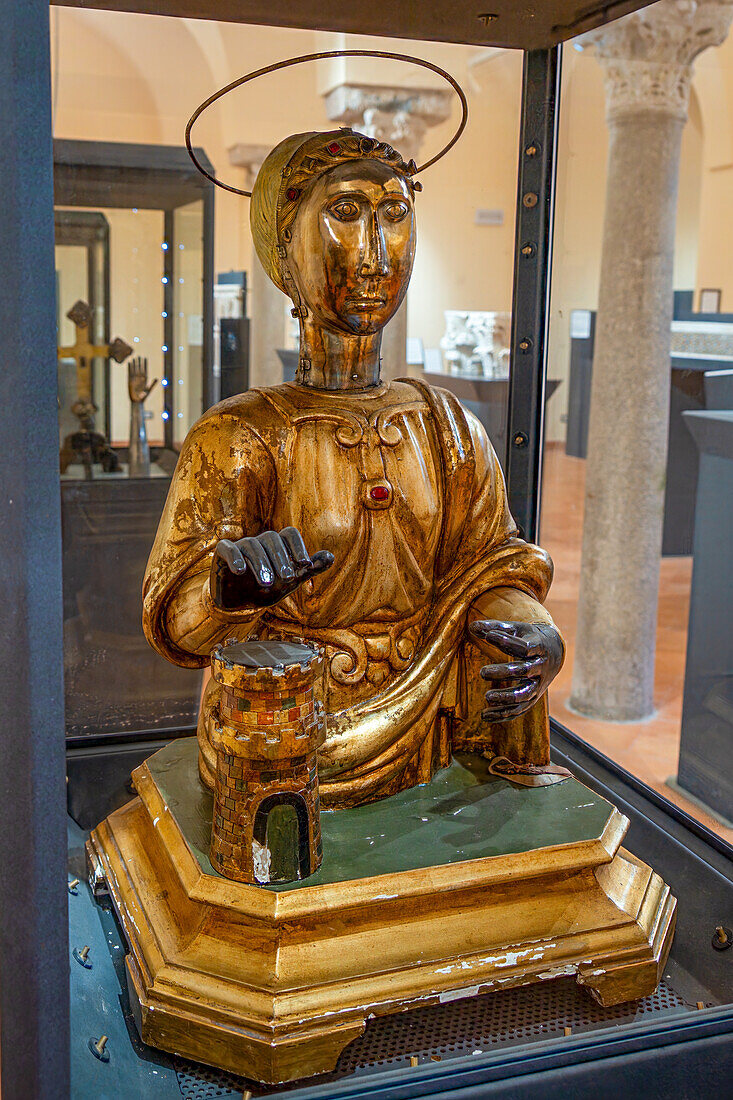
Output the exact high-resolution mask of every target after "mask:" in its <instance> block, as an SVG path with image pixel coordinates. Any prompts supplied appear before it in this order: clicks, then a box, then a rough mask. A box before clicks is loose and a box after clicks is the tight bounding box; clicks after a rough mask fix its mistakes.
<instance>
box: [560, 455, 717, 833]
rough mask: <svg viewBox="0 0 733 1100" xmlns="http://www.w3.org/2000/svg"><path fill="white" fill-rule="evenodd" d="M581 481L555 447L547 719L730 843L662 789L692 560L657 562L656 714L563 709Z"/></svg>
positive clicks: (680, 676) (578, 466)
mask: <svg viewBox="0 0 733 1100" xmlns="http://www.w3.org/2000/svg"><path fill="white" fill-rule="evenodd" d="M584 475H585V462H584V460H583V459H579V458H569V457H568V456H567V455H566V454H565V452H564V448H563V447H562V446H560V445H554V446H553V445H550V446H549V447H548V448H547V451H546V455H545V468H544V497H543V510H542V527H541V536H540V542H541V544H542V545H543V546H544V547H545V549H546V550H548V551H549V552H550V554H551V555H552V558H553V560H554V562H555V579H554V581H553V585H552V589H551V591H550V595H549V598H548V600H547V606H548V609H549V610H550V612H551V613H552V615H553V616H554V618H555V621H556V622H557V624H558V626H559V627H560V629H561V630H562V632H563V635H564V637H565V640H566V642H567V645H568V655H567V659H566V661H565V666H564V668H563V669H562V672H561V673H560V675H559V676H558V677H557V679H556V680H555V682H554V684H553V686H552V688H551V690H550V709H551V712H552V714H553V715H554V717H555V718H557V719H558V721H560V722H562V723H563V724H564V725H566V726H568V727H569V728H570V729H571V730H573V731H574V732H575V733H577V734H579V735H580V736H581V737H584V738H585V739H586V740H587V741H589V742H590V744H592V745H594V746H595V747H596V748H598V749H600V751H601V752H603V753H605V754H606V756H610V757H611V759H613V760H615V761H616V762H617V763H619V764H620V765H621V766H622V767H624V768H626V769H627V770H628V771H630V772H633V773H634V775H637V776H638V777H639V778H640V779H642V780H644V782H645V783H648V784H649V785H650V786H651V787H654V788H655V789H656V790H658V791H660V793H662V794H663V795H664V796H665V797H666V798H669V799H670V800H671V801H673V802H676V803H677V805H679V806H681V807H682V808H683V809H684V810H686V811H687V812H688V813H689V814H692V815H693V816H694V817H696V818H698V820H700V821H701V822H702V823H703V824H704V825H706V826H707V827H708V828H709V829H712V830H714V831H715V832H716V833H718V835H719V836H721V837H723V838H724V839H725V840H728V841H729V842H731V843H733V829H726V828H725V827H724V826H723V825H721V824H720V823H719V822H717V821H715V820H714V819H713V818H712V817H710V816H709V815H708V814H706V813H704V812H703V811H702V810H700V809H699V808H698V807H696V806H695V805H694V803H692V802H689V801H688V800H687V799H685V798H683V797H682V796H681V795H679V794H677V793H676V792H675V791H673V790H671V788H669V787H668V786H667V785H666V780H667V779H668V778H669V777H670V776H675V775H676V773H677V756H678V753H679V742H680V722H681V717H682V690H683V684H684V673H685V646H686V643H687V617H688V612H689V600H690V577H691V572H692V559H691V558H663V559H662V565H661V580H660V595H659V615H658V622H657V661H656V677H655V703H656V712H655V714H654V715H653V716H652V717H651V718H648V719H646V720H645V721H643V722H624V723H615V722H602V721H596V720H594V719H590V718H584V717H581V716H580V715H577V714H574V713H573V712H572V711H570V710H569V709H568V706H567V701H568V697H569V695H570V683H571V679H572V669H573V649H574V645H575V626H576V614H577V605H578V581H579V577H580V558H581V540H582V525H583V488H584Z"/></svg>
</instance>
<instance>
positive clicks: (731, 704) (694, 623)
mask: <svg viewBox="0 0 733 1100" xmlns="http://www.w3.org/2000/svg"><path fill="white" fill-rule="evenodd" d="M721 385H722V383H721ZM685 422H686V424H687V426H688V427H689V429H690V432H691V433H692V437H693V439H694V440H695V443H696V444H697V447H698V449H699V452H700V477H699V481H698V486H697V504H696V510H695V543H694V556H693V567H692V586H691V590H690V623H689V630H688V635H687V663H686V666H685V693H684V701H683V705H682V732H681V738H680V758H679V770H678V774H677V783H676V786H678V787H679V788H680V789H682V791H683V792H684V793H687V794H692V795H693V796H694V798H696V799H697V800H698V801H700V802H702V803H703V804H704V805H705V806H706V807H707V808H708V809H710V810H712V811H713V813H714V814H716V815H717V816H718V817H722V818H723V819H724V820H725V821H726V822H730V821H733V764H732V763H731V753H730V745H731V737H732V736H733V631H732V630H731V619H732V618H733V573H732V572H731V567H730V548H731V544H733V410H731V411H719V412H716V411H708V412H694V413H693V412H690V413H686V414H685Z"/></svg>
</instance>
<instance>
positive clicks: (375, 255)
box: [360, 215, 389, 275]
mask: <svg viewBox="0 0 733 1100" xmlns="http://www.w3.org/2000/svg"><path fill="white" fill-rule="evenodd" d="M360 273H361V274H362V275H388V274H389V264H388V263H387V248H386V246H385V243H384V234H383V232H382V227H381V225H380V224H379V219H378V218H377V216H376V215H373V216H372V218H371V219H370V224H369V229H368V236H367V242H366V249H365V251H364V259H363V260H362V263H361V268H360Z"/></svg>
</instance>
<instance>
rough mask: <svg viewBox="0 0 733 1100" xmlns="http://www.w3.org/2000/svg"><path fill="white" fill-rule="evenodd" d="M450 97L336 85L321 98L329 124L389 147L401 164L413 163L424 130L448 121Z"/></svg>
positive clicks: (412, 90)
mask: <svg viewBox="0 0 733 1100" xmlns="http://www.w3.org/2000/svg"><path fill="white" fill-rule="evenodd" d="M451 94H452V93H451V92H450V91H442V90H441V89H438V90H436V91H434V90H432V89H425V90H422V89H419V88H395V87H391V86H386V85H382V86H377V85H360V84H339V85H338V87H336V88H333V89H332V90H331V91H330V92H329V93H328V94H327V95H326V97H325V100H326V113H327V114H328V117H329V119H331V121H332V122H343V123H346V125H348V126H354V127H355V128H356V129H357V130H360V131H361V132H362V133H364V134H366V135H367V136H368V137H372V138H376V139H377V140H378V141H386V142H387V143H388V144H389V145H393V146H394V148H395V149H397V151H398V152H399V153H400V155H401V156H402V158H403V159H404V160H408V161H409V160H413V159H415V160H416V159H417V158H418V156H419V153H420V146H421V145H422V141H423V138H424V137H425V134H426V132H427V130H428V128H429V127H430V126H437V125H438V123H439V122H445V120H446V119H447V118H450V113H451Z"/></svg>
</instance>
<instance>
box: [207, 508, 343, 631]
mask: <svg viewBox="0 0 733 1100" xmlns="http://www.w3.org/2000/svg"><path fill="white" fill-rule="evenodd" d="M331 565H333V554H331V553H330V552H329V551H328V550H319V551H318V552H317V553H315V554H313V555H312V556H311V555H309V554H308V551H307V550H306V548H305V543H304V542H303V537H302V535H301V534H300V532H299V531H297V530H296V529H295V527H285V528H284V529H283V530H282V531H280V532H279V533H278V532H277V531H265V532H264V533H263V534H261V535H255V536H252V537H250V538H246V539H239V541H238V542H232V541H230V540H229V539H222V540H221V542H218V543H217V544H216V548H215V550H214V560H213V561H212V563H211V580H210V588H211V598H212V600H213V602H214V604H215V605H216V606H217V607H219V608H221V610H222V611H237V610H239V609H240V608H242V607H252V606H254V607H271V606H272V605H273V604H275V603H278V601H279V600H282V599H283V597H285V596H287V595H289V594H290V593H291V592H294V591H295V589H296V588H299V587H300V585H301V584H303V582H304V581H307V580H308V579H309V578H310V577H313V576H315V575H316V574H318V573H323V571H324V570H325V569H328V568H329V566H331Z"/></svg>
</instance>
